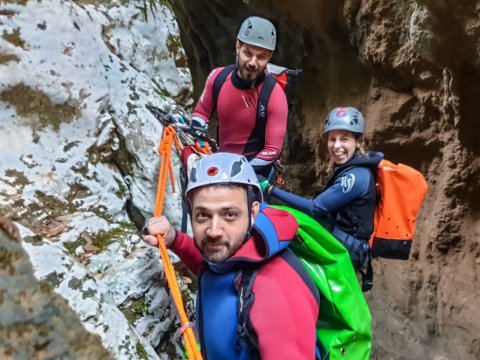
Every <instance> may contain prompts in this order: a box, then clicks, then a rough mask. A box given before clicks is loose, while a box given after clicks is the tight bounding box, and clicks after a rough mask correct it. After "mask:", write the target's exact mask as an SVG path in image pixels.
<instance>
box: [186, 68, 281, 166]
mask: <svg viewBox="0 0 480 360" xmlns="http://www.w3.org/2000/svg"><path fill="white" fill-rule="evenodd" d="M222 69H223V68H217V69H214V70H213V71H212V72H211V73H210V75H209V76H208V79H207V82H206V85H205V89H204V90H203V93H202V96H201V97H200V100H199V101H198V102H197V105H196V106H195V109H194V111H193V113H192V118H193V117H199V118H201V119H203V120H204V121H206V122H208V121H209V120H210V117H211V115H212V112H213V111H214V110H215V109H216V110H217V114H218V120H219V133H218V137H219V138H218V141H219V148H220V151H225V152H231V153H235V154H240V155H245V157H247V159H249V160H250V162H251V164H252V165H253V166H254V167H259V166H268V165H270V164H272V163H273V162H275V160H277V159H278V158H279V157H280V152H281V150H282V146H283V139H284V137H285V132H286V128H287V115H288V106H287V99H286V97H285V93H284V91H283V89H282V88H281V87H280V85H278V84H275V87H274V88H273V91H272V93H271V95H270V98H269V101H268V107H267V124H266V130H265V134H264V136H265V139H264V141H263V143H264V147H263V149H257V150H254V151H250V152H246V151H245V145H246V143H247V140H248V139H249V137H250V135H251V134H252V131H253V129H254V127H255V123H256V120H257V104H258V96H259V93H260V91H261V89H262V86H263V80H264V78H265V77H261V78H259V79H258V80H257V81H256V83H255V84H254V85H253V87H252V86H250V85H249V84H247V83H245V82H244V81H243V80H242V79H241V78H240V77H239V76H238V74H237V72H236V70H234V71H233V72H232V73H231V74H230V75H228V77H227V79H226V81H225V83H224V84H223V85H222V87H221V89H220V92H219V94H218V100H217V104H215V101H214V97H213V83H214V81H215V78H216V77H217V76H218V74H219V73H220V71H221V70H222ZM215 105H216V107H215Z"/></svg>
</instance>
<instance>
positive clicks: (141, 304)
mask: <svg viewBox="0 0 480 360" xmlns="http://www.w3.org/2000/svg"><path fill="white" fill-rule="evenodd" d="M120 310H121V311H122V313H123V315H125V317H126V318H127V320H128V322H129V323H130V324H132V325H133V324H134V323H135V321H137V320H138V319H140V318H141V317H142V316H145V315H146V314H147V313H148V308H147V305H146V304H145V301H144V300H143V298H140V299H137V300H133V301H132V303H131V304H130V305H125V306H122V307H121V308H120Z"/></svg>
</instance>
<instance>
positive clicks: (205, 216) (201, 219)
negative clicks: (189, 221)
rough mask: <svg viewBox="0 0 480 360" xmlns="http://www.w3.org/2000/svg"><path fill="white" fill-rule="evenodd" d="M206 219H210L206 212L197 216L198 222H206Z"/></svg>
mask: <svg viewBox="0 0 480 360" xmlns="http://www.w3.org/2000/svg"><path fill="white" fill-rule="evenodd" d="M206 219H208V216H207V214H206V213H204V212H198V213H196V214H195V220H197V221H203V220H206Z"/></svg>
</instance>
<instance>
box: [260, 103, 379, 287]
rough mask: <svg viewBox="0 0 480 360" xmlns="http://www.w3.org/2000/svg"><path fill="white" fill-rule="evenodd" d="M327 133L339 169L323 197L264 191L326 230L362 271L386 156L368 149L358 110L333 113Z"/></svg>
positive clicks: (269, 187) (267, 185) (266, 188)
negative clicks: (377, 183) (379, 174)
mask: <svg viewBox="0 0 480 360" xmlns="http://www.w3.org/2000/svg"><path fill="white" fill-rule="evenodd" d="M323 132H324V134H325V136H326V142H327V151H328V153H329V154H330V157H331V159H332V161H333V166H334V167H333V175H332V177H331V178H330V180H329V181H328V182H327V185H326V186H325V190H324V191H323V192H322V193H320V194H319V195H318V196H316V197H315V198H314V199H305V198H303V197H300V196H297V195H295V194H292V193H289V192H287V191H284V190H282V189H278V188H276V187H275V186H273V185H270V183H269V182H268V181H267V180H263V181H262V182H261V186H262V189H263V190H264V191H265V192H266V193H268V194H269V195H271V196H273V197H274V198H276V199H279V200H281V201H282V202H284V203H285V204H287V205H289V206H291V207H293V208H295V209H297V210H300V211H303V212H305V213H307V214H308V215H310V216H312V217H313V218H314V219H316V220H317V221H318V222H320V223H321V224H322V225H323V226H325V228H326V229H327V230H329V231H330V232H331V233H332V234H333V235H334V236H335V237H336V238H337V239H338V240H339V241H340V242H341V243H342V244H343V245H344V246H345V247H346V248H347V250H348V252H349V254H350V258H351V260H352V264H353V267H354V268H355V269H356V270H359V269H361V268H362V267H363V266H364V265H365V264H366V260H367V258H368V256H369V245H368V239H369V238H370V236H371V235H372V232H373V216H374V211H375V206H376V199H377V193H376V188H375V177H374V174H375V173H376V169H377V167H378V164H379V163H380V161H381V160H382V158H383V154H382V153H380V152H365V150H364V149H363V134H364V132H365V119H364V118H363V115H362V114H361V113H360V111H358V110H357V109H356V108H354V107H337V108H335V109H333V110H332V111H330V113H329V114H328V116H327V119H326V121H325V127H324V131H323ZM366 288H367V287H365V284H364V289H366Z"/></svg>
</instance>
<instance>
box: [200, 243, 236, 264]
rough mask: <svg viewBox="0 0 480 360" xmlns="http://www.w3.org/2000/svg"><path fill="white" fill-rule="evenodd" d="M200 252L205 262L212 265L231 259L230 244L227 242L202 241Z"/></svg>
mask: <svg viewBox="0 0 480 360" xmlns="http://www.w3.org/2000/svg"><path fill="white" fill-rule="evenodd" d="M200 250H201V252H202V254H203V257H204V259H205V260H207V261H208V262H211V263H220V262H223V261H225V260H226V259H228V258H229V256H230V255H231V254H230V242H229V241H226V240H213V239H211V238H208V237H207V238H205V239H202V241H201V242H200Z"/></svg>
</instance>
